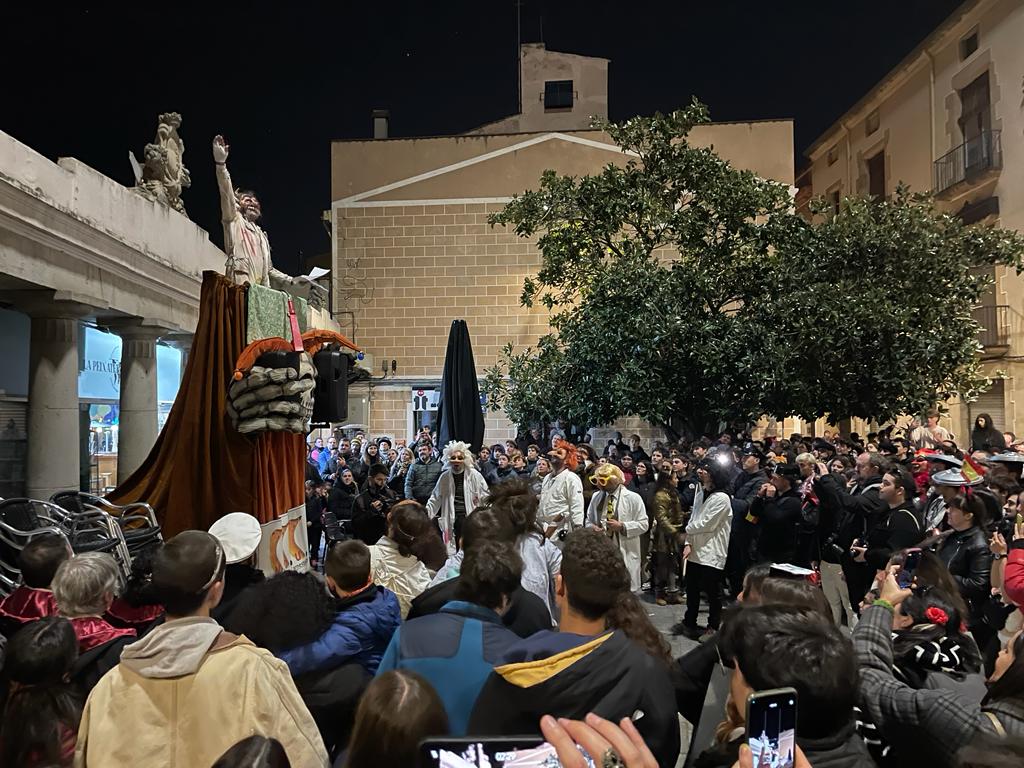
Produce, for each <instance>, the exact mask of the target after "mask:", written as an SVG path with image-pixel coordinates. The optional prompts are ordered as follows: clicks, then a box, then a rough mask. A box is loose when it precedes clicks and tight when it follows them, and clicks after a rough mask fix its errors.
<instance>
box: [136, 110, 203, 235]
mask: <svg viewBox="0 0 1024 768" xmlns="http://www.w3.org/2000/svg"><path fill="white" fill-rule="evenodd" d="M180 127H181V115H179V114H178V113H177V112H165V113H164V114H162V115H160V119H159V124H158V125H157V129H156V140H155V141H154V142H153V143H152V144H147V145H146V152H145V159H144V162H143V166H142V179H141V180H140V181H139V183H138V185H137V186H136V189H137V190H138V191H139V192H141V193H142V194H143V195H145V196H146V197H148V198H150V199H151V200H156V201H157V202H159V203H163V204H164V205H167V206H170V207H171V208H173V209H174V210H176V211H178V212H179V213H182V214H185V215H186V216H187V215H188V214H186V213H185V204H184V203H183V202H182V200H181V192H182V190H184V189H188V188H189V187H190V186H191V185H192V179H191V178H190V177H189V173H188V168H186V167H185V162H184V157H185V142H183V141H182V140H181V136H179V135H178V129H179V128H180Z"/></svg>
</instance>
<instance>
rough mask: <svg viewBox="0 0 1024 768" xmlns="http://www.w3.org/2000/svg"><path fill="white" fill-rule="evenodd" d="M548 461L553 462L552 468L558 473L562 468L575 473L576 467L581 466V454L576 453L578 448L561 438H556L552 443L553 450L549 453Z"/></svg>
mask: <svg viewBox="0 0 1024 768" xmlns="http://www.w3.org/2000/svg"><path fill="white" fill-rule="evenodd" d="M548 459H550V460H551V466H552V468H554V469H555V470H556V471H557V470H559V469H561V468H562V467H566V468H567V469H569V470H573V471H575V469H576V466H577V465H578V464H579V454H578V453H577V452H576V446H575V445H573V444H572V443H570V442H568V441H566V440H563V439H562V438H560V437H556V438H555V439H554V440H553V441H552V448H551V450H550V451H548Z"/></svg>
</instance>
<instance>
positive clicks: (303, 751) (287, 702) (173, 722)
mask: <svg viewBox="0 0 1024 768" xmlns="http://www.w3.org/2000/svg"><path fill="white" fill-rule="evenodd" d="M226 559H227V555H226V552H225V549H224V547H222V546H221V544H220V543H219V541H218V540H217V539H216V538H215V537H214V536H212V535H210V534H209V533H207V532H206V531H183V532H182V533H179V534H178V535H177V536H175V537H173V538H172V539H170V540H169V541H167V542H166V543H165V544H164V546H163V547H162V548H161V549H160V550H159V551H158V552H157V553H156V555H155V556H154V557H153V576H152V585H153V589H154V594H155V595H156V596H157V597H159V599H160V602H161V603H163V604H164V606H165V607H166V608H167V621H166V622H165V623H164V624H162V625H160V626H159V627H157V628H156V629H154V630H153V631H152V632H150V633H149V634H147V635H146V636H145V637H143V638H141V639H140V640H138V641H136V642H134V643H131V644H129V645H127V646H125V648H124V651H123V652H122V654H121V661H120V663H119V664H118V665H117V666H116V667H114V669H112V670H111V671H110V672H108V673H107V674H106V675H104V676H103V678H102V679H101V680H100V681H99V683H97V685H96V687H95V688H93V690H92V693H90V694H89V699H88V700H87V701H86V703H85V709H84V710H83V712H82V722H81V726H80V727H79V731H78V743H77V744H76V746H75V765H76V766H81V767H82V768H92V767H93V766H109V765H161V766H167V767H168V768H178V767H179V766H180V767H181V768H185V766H200V765H212V764H213V763H214V762H215V761H216V760H217V759H218V757H220V755H221V754H223V753H224V752H225V751H226V750H227V749H228V748H229V747H231V746H232V745H233V744H235V743H237V742H239V741H241V740H242V739H244V738H246V737H248V736H250V735H252V734H253V733H259V734H262V735H264V736H266V737H268V738H274V739H277V740H278V741H279V742H281V744H282V746H283V747H284V750H285V752H286V754H287V755H288V760H289V763H290V764H291V765H292V766H293V768H314V766H315V767H316V768H323V766H325V765H327V750H326V749H325V748H324V743H323V739H321V737H320V733H319V731H318V730H317V727H316V723H315V722H314V721H313V718H312V716H311V715H310V714H309V710H308V709H307V708H306V705H305V704H304V703H303V701H302V698H301V697H300V696H299V692H298V691H297V690H296V688H295V683H294V682H293V681H292V676H291V674H290V673H289V672H288V667H287V665H286V664H285V663H284V662H283V661H280V660H278V659H275V658H274V656H273V655H272V654H271V653H270V651H267V650H264V649H263V648H257V647H256V646H255V645H253V643H252V641H250V640H249V639H247V638H246V637H242V636H238V635H233V634H231V633H228V632H225V631H224V630H223V629H222V628H221V626H220V624H218V623H217V622H216V621H214V620H213V619H212V618H211V617H210V612H211V611H212V610H213V609H214V608H216V606H217V604H218V603H219V602H220V599H221V596H222V595H223V594H224V572H225V568H226Z"/></svg>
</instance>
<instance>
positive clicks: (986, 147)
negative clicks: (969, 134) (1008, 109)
mask: <svg viewBox="0 0 1024 768" xmlns="http://www.w3.org/2000/svg"><path fill="white" fill-rule="evenodd" d="M1002 167H1003V147H1002V143H1001V140H1000V132H999V131H982V132H981V133H980V134H978V135H977V136H975V137H974V138H971V139H968V140H967V141H965V142H964V143H963V144H961V145H960V146H958V147H956V148H954V149H953V150H951V151H950V152H947V153H946V154H944V155H943V156H942V157H940V158H939V159H938V160H936V161H935V163H934V166H933V182H934V183H933V187H932V191H933V192H934V193H935V196H936V197H938V198H939V199H947V200H948V199H949V198H951V197H955V196H956V195H958V194H961V193H962V192H965V191H967V190H968V189H971V188H974V187H977V186H980V185H982V184H984V183H985V182H987V181H989V180H990V179H992V178H994V177H995V176H997V175H999V171H1000V170H1002Z"/></svg>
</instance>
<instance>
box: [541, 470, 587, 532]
mask: <svg viewBox="0 0 1024 768" xmlns="http://www.w3.org/2000/svg"><path fill="white" fill-rule="evenodd" d="M559 515H562V521H561V522H560V523H555V522H554V520H555V518H556V517H558V516H559ZM537 522H538V523H540V524H541V527H542V528H545V529H546V528H547V527H548V526H549V525H555V526H557V528H556V530H555V532H554V533H553V534H552V535H551V541H552V542H553V543H554V544H555V546H557V547H559V548H561V546H562V541H561V539H559V538H558V532H559V531H571V530H572V529H574V528H580V527H582V526H583V482H582V481H581V480H580V478H579V475H577V474H576V473H575V472H573V471H572V470H571V469H563V470H562V471H561V472H559V473H558V474H557V475H555V474H551V475H548V476H547V477H545V478H544V482H543V484H542V485H541V487H540V507H539V508H538V510H537Z"/></svg>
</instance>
